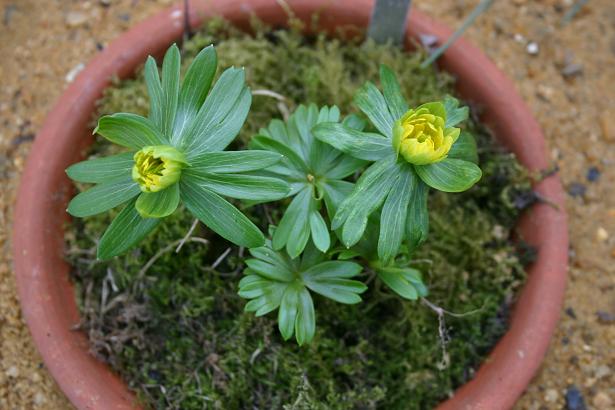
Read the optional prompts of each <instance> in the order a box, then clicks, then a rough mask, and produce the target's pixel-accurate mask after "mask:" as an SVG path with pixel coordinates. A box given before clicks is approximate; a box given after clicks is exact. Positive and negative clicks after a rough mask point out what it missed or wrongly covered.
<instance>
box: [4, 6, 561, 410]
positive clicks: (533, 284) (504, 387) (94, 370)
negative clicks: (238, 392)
mask: <svg viewBox="0 0 615 410" xmlns="http://www.w3.org/2000/svg"><path fill="white" fill-rule="evenodd" d="M288 2H289V3H290V5H291V8H292V9H293V10H294V12H295V13H296V15H297V16H298V17H299V18H301V19H304V20H306V21H307V20H309V18H310V16H311V15H312V14H313V13H314V12H321V16H322V18H321V24H322V29H324V30H333V29H335V28H340V27H351V26H354V27H365V26H366V25H367V23H368V20H369V16H370V12H371V9H372V1H370V0H289V1H288ZM191 4H192V15H191V16H190V22H191V24H192V26H194V27H196V26H197V25H198V24H199V23H200V22H202V21H203V20H204V19H206V18H208V17H211V16H215V15H217V16H224V17H225V18H227V19H228V20H230V21H232V22H234V23H235V24H237V25H239V26H247V24H248V21H249V18H250V15H251V14H252V13H254V14H256V15H257V16H259V17H260V18H261V19H263V20H264V21H266V22H268V23H270V24H273V25H276V26H278V25H280V26H281V25H284V24H285V22H286V19H287V16H286V13H285V12H284V11H283V9H282V8H281V7H280V5H279V4H278V2H277V1H276V0H243V1H232V2H231V1H226V0H204V1H200V2H199V1H192V2H191ZM183 22H184V16H183V12H182V9H181V7H179V6H176V7H173V8H170V9H168V10H165V11H163V12H162V13H160V14H158V15H156V16H154V17H152V18H150V19H148V20H146V21H144V22H143V23H141V24H139V25H137V26H136V27H134V28H133V29H132V30H130V31H129V32H127V33H125V34H123V35H122V36H120V37H119V38H118V39H117V40H116V41H114V42H113V43H112V44H110V45H109V46H108V47H107V48H106V49H104V50H103V51H102V52H101V53H100V54H98V55H97V56H96V57H95V58H94V59H93V60H92V61H91V62H90V64H88V66H87V67H86V68H85V69H84V70H83V71H82V72H81V73H80V74H79V76H78V77H77V79H76V80H75V81H74V82H73V83H72V84H71V85H70V87H69V88H68V90H66V92H65V93H64V94H63V95H62V97H61V98H60V99H59V101H58V102H57V103H56V105H55V107H54V108H53V110H52V111H51V113H50V114H49V115H48V117H47V120H46V121H45V123H44V124H43V127H42V128H41V130H40V132H39V133H38V135H37V137H36V140H35V142H34V145H33V147H32V150H31V153H30V156H29V158H28V162H27V166H26V169H25V171H24V174H23V177H22V181H21V186H20V188H19V194H18V199H17V205H16V208H15V214H14V227H13V257H14V264H15V274H16V278H17V284H18V289H19V296H20V300H21V305H22V309H23V313H24V316H25V319H26V321H27V323H28V326H29V327H30V331H31V332H32V336H33V338H34V342H35V344H36V346H37V347H38V350H39V352H40V353H41V355H42V357H43V360H44V362H45V365H46V366H47V368H48V369H49V371H50V372H51V374H52V375H53V377H54V378H55V380H56V381H57V382H58V384H59V385H60V388H61V389H62V390H63V391H64V393H65V394H66V395H67V396H68V398H69V399H70V400H71V402H72V403H73V404H74V405H75V406H76V407H77V408H79V409H127V408H134V407H137V405H136V403H135V398H134V395H133V394H132V393H131V392H130V391H129V390H128V388H127V386H126V385H125V384H124V383H123V381H122V380H120V379H119V378H118V377H117V376H116V375H115V374H114V373H113V372H112V371H111V370H110V369H109V368H108V367H107V366H106V365H104V364H102V363H101V362H99V361H97V360H96V359H95V358H94V357H93V356H92V355H90V354H89V353H88V340H87V338H86V335H85V334H83V333H82V332H80V331H74V330H71V328H72V327H73V326H74V325H75V324H76V323H78V322H79V314H78V310H77V306H76V303H75V296H74V292H73V286H72V284H71V282H70V280H69V266H68V265H67V264H66V262H65V261H64V257H63V251H64V239H63V225H64V223H65V222H66V221H67V215H66V213H65V208H66V204H67V202H68V199H69V198H68V195H69V192H70V191H71V183H70V182H69V180H68V179H67V177H66V175H65V173H64V169H65V168H66V167H67V166H68V165H70V164H72V163H74V162H75V161H77V160H79V159H81V157H82V155H83V152H84V148H86V147H87V146H88V145H89V144H91V142H92V139H91V137H90V129H88V123H89V121H90V120H91V115H92V112H93V111H94V110H95V102H96V100H97V99H98V98H100V96H101V93H102V90H103V89H104V88H105V87H107V86H108V85H109V82H110V78H111V77H112V76H113V75H118V76H120V77H126V76H128V75H130V74H132V73H133V72H134V70H135V68H136V67H137V66H139V65H140V64H142V63H143V61H144V60H145V57H146V56H147V55H148V54H154V55H159V54H160V53H161V52H162V51H163V50H165V49H166V48H167V47H168V46H169V44H170V43H171V42H173V41H175V40H178V39H179V38H180V37H181V34H182V29H183V24H184V23H183ZM450 33H451V31H450V30H449V29H447V28H446V27H443V26H442V25H440V24H437V23H435V22H434V21H432V20H431V19H429V18H428V17H426V16H424V15H423V14H421V13H419V12H418V11H416V10H414V11H413V12H412V13H411V16H410V22H409V24H408V33H407V35H408V37H409V38H410V37H414V38H416V37H417V36H418V35H419V34H432V35H436V36H438V38H439V39H443V38H447V37H448V36H449V35H450ZM440 64H441V66H442V67H443V68H444V69H445V70H447V71H449V72H450V73H452V74H454V75H455V76H456V77H457V78H458V85H459V91H460V93H461V94H462V96H463V97H464V98H465V99H467V100H470V101H474V102H476V103H477V104H478V105H479V106H481V107H483V108H484V117H483V120H484V121H485V122H486V123H487V124H489V125H490V127H491V128H492V130H493V132H494V133H495V135H496V137H497V138H498V139H499V140H500V141H501V142H502V143H503V144H505V145H506V146H507V147H508V148H509V149H510V150H512V151H513V152H514V153H515V154H517V157H518V158H519V160H520V161H521V162H522V163H523V164H524V165H525V166H526V167H528V168H529V169H530V170H544V169H546V168H547V167H548V165H549V163H548V160H547V156H546V150H545V141H544V138H543V135H542V132H541V130H540V128H539V126H538V124H537V123H536V121H535V120H534V118H533V117H532V114H531V113H530V112H529V110H528V108H527V107H526V106H525V104H524V103H523V101H522V100H521V98H520V96H519V95H518V94H517V93H516V91H515V89H514V86H513V84H512V83H511V81H510V80H508V79H507V78H506V77H505V76H504V74H502V72H500V71H499V70H498V69H497V68H496V67H495V65H494V64H493V63H492V62H491V61H490V60H489V59H488V58H487V57H486V56H485V55H484V54H483V53H482V52H481V51H480V50H478V49H477V48H475V47H474V46H472V45H470V44H469V43H468V42H466V41H464V40H459V41H457V42H456V43H455V44H454V45H453V46H452V47H451V48H450V49H449V50H448V51H447V52H446V54H445V55H444V56H443V58H441V60H440ZM535 189H536V190H537V191H538V192H539V193H540V194H541V195H542V196H544V197H546V198H549V200H550V201H551V202H553V203H555V204H557V205H558V206H559V210H558V209H555V208H554V207H552V206H550V205H544V204H539V205H535V206H533V207H532V208H531V209H530V210H529V211H528V212H526V213H525V215H524V216H523V217H522V218H521V220H520V222H519V228H520V232H521V233H522V235H523V238H524V239H525V240H526V241H528V242H530V243H531V244H533V245H534V246H536V247H537V248H538V251H539V252H538V258H537V260H536V262H535V263H534V264H533V265H532V266H531V267H530V268H529V270H528V274H529V275H528V280H527V283H526V285H525V287H524V289H523V291H522V292H521V295H520V298H519V300H518V302H517V304H516V308H515V311H514V314H513V317H512V321H511V324H510V329H509V331H508V332H507V333H506V335H505V336H504V337H503V338H502V339H501V340H500V342H499V343H498V344H497V346H496V348H495V349H494V350H493V352H492V353H491V355H490V356H489V359H488V360H486V361H485V363H484V364H483V365H482V367H481V368H480V370H479V371H478V373H477V374H476V377H475V378H474V379H473V380H472V381H470V382H469V383H467V384H466V385H464V386H463V387H461V388H460V389H459V390H457V391H456V392H455V395H454V396H453V397H452V398H451V399H449V400H448V401H446V402H445V403H443V404H442V405H441V407H440V408H442V409H466V408H467V409H489V410H493V409H506V408H510V407H511V406H512V405H513V404H514V402H515V401H516V400H517V398H518V397H519V396H520V395H521V393H522V392H523V390H524V389H525V388H526V386H527V385H528V383H529V382H530V380H531V378H532V377H533V375H534V373H535V372H536V370H537V369H538V367H539V365H540V363H541V361H542V359H543V356H544V354H545V352H546V350H547V347H548V345H549V340H550V338H551V335H552V333H553V330H554V328H555V326H556V323H557V321H558V318H559V313H560V308H561V305H562V300H563V295H564V288H565V284H566V269H567V252H568V236H567V223H566V213H565V211H564V194H563V190H562V187H561V184H560V181H559V179H558V178H557V176H551V177H548V178H546V179H545V180H543V181H542V182H540V183H538V184H537V185H536V187H535Z"/></svg>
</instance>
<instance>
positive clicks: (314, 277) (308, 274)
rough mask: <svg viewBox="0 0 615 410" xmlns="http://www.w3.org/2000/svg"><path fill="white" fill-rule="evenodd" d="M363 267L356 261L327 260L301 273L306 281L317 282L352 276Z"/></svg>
mask: <svg viewBox="0 0 615 410" xmlns="http://www.w3.org/2000/svg"><path fill="white" fill-rule="evenodd" d="M362 269H363V268H362V267H361V265H359V264H358V263H354V262H341V261H327V262H322V263H319V264H318V265H315V266H312V267H310V268H309V269H307V270H305V271H304V272H303V274H302V275H301V276H302V278H303V280H304V281H306V283H308V282H309V283H312V282H318V281H320V280H324V279H334V278H337V279H340V278H352V277H354V276H357V275H358V274H359V273H361V270H362Z"/></svg>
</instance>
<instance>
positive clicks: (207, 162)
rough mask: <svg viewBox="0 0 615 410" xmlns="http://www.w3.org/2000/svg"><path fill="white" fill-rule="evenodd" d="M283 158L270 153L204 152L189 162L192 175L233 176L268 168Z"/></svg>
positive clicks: (275, 153) (251, 151) (254, 151)
mask: <svg viewBox="0 0 615 410" xmlns="http://www.w3.org/2000/svg"><path fill="white" fill-rule="evenodd" d="M282 158H284V156H283V155H281V154H278V153H277V152H271V151H257V150H249V151H219V152H205V153H203V154H201V155H199V156H198V157H196V158H194V159H193V160H192V161H190V170H191V171H192V172H194V173H202V172H205V173H214V174H234V173H238V172H247V171H255V170H258V169H263V168H267V167H270V166H271V165H274V164H276V163H278V162H279V161H280V160H282Z"/></svg>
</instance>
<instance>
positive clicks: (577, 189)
mask: <svg viewBox="0 0 615 410" xmlns="http://www.w3.org/2000/svg"><path fill="white" fill-rule="evenodd" d="M585 192H587V187H586V186H585V184H582V183H580V182H573V183H571V184H570V185H568V193H569V194H570V196H572V197H578V196H585Z"/></svg>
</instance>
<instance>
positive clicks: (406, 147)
mask: <svg viewBox="0 0 615 410" xmlns="http://www.w3.org/2000/svg"><path fill="white" fill-rule="evenodd" d="M216 66H217V57H216V54H215V50H214V48H213V46H209V47H207V48H205V49H203V50H202V51H201V52H200V53H199V54H198V55H197V57H196V58H195V59H194V61H193V62H192V64H191V65H190V67H189V68H188V71H187V73H186V77H185V79H184V81H183V83H182V84H181V85H180V81H179V69H180V57H179V50H178V49H177V47H176V46H172V47H171V48H170V49H169V50H168V51H167V53H166V56H165V58H164V62H163V66H162V81H161V80H160V78H159V77H158V71H157V67H156V64H155V61H154V60H153V58H151V57H150V58H149V59H148V61H147V64H146V67H145V80H146V83H147V89H148V93H149V95H150V99H151V106H150V113H149V117H148V118H144V117H141V116H138V115H136V114H126V113H120V114H113V115H109V116H103V117H102V118H101V119H100V120H99V122H98V126H97V127H96V129H95V131H94V132H97V133H99V134H101V135H102V136H104V137H105V138H107V139H108V140H110V141H112V142H115V143H117V144H119V145H123V146H125V147H128V148H131V149H133V150H138V151H136V153H135V152H129V153H121V154H117V155H114V156H111V157H107V158H101V159H95V160H90V161H85V162H82V163H79V164H76V165H73V166H72V167H70V168H69V169H68V170H67V172H68V175H69V176H70V177H71V178H73V179H74V180H76V181H80V182H90V183H92V182H93V183H99V185H97V186H95V187H94V188H91V189H89V190H87V191H85V192H83V193H81V194H79V195H77V196H76V197H75V198H74V199H73V200H72V201H71V203H70V204H69V207H68V211H69V212H70V213H71V214H73V215H75V216H90V215H94V214H97V213H100V212H103V211H106V210H108V209H110V208H113V207H115V206H117V205H119V204H121V203H124V202H126V201H130V202H129V204H128V205H127V206H126V207H125V208H124V209H123V210H122V211H121V212H120V213H119V215H118V216H117V218H116V219H115V220H114V221H113V222H112V223H111V225H110V226H109V228H108V229H107V231H106V232H105V234H104V235H103V237H102V239H101V241H100V244H99V247H98V257H99V258H109V257H111V256H115V255H118V254H119V253H122V252H124V251H126V250H127V249H129V248H130V247H132V246H134V245H135V244H136V243H137V242H139V241H140V240H142V239H143V237H144V236H145V235H146V234H147V233H149V232H150V231H151V230H152V229H153V228H155V227H156V225H157V224H158V222H159V221H160V219H161V218H163V217H167V216H169V215H171V214H172V213H173V212H174V211H175V210H176V209H177V207H178V205H179V202H180V198H181V200H183V202H184V203H185V205H186V207H187V209H188V210H189V211H190V212H191V213H192V214H193V215H195V216H196V217H197V218H198V219H200V220H201V221H203V222H204V223H205V224H206V225H207V226H208V227H210V228H211V229H212V230H214V231H215V232H217V233H218V234H220V235H221V236H222V237H224V238H226V239H228V240H230V241H232V242H234V243H235V244H237V245H241V246H245V247H248V248H251V249H250V252H251V254H252V256H254V258H255V259H248V260H246V261H245V264H246V265H247V268H246V269H245V271H244V274H245V277H244V278H243V279H242V280H241V282H240V284H239V295H240V296H242V297H244V298H248V299H252V300H251V301H250V302H249V303H248V304H247V305H246V310H247V311H254V312H256V314H257V315H258V316H261V315H265V314H267V313H270V312H271V311H273V310H275V309H279V311H278V327H279V330H280V333H281V334H282V336H283V338H284V339H289V338H290V337H291V336H292V335H293V334H294V335H295V337H296V339H297V342H298V343H299V344H300V345H302V344H304V343H307V342H310V341H311V340H312V338H313V337H314V333H315V324H316V313H315V309H314V303H313V300H312V297H311V295H310V291H309V290H311V291H312V292H316V293H319V294H321V295H322V296H325V297H327V298H329V299H332V300H334V301H337V302H341V303H346V304H353V303H357V302H359V301H360V300H361V298H360V297H359V294H361V293H363V292H364V291H365V290H366V289H367V287H366V285H364V284H363V283H361V282H358V281H356V280H351V279H349V278H351V277H354V276H356V275H358V274H359V273H360V272H361V271H362V270H363V268H362V265H361V264H358V263H355V262H351V261H349V260H350V259H354V260H355V261H356V262H361V263H363V265H364V266H365V267H366V268H368V269H369V270H373V271H374V272H375V273H376V274H377V275H378V277H379V278H380V280H382V281H383V282H384V283H386V284H387V285H388V286H389V287H390V288H391V289H392V290H394V291H395V292H396V293H397V294H399V295H400V296H402V297H403V298H406V299H409V300H415V299H417V298H419V297H423V296H426V295H427V293H428V291H427V287H426V286H425V284H424V283H423V278H422V275H421V273H420V271H419V270H417V269H416V268H414V267H411V266H410V264H411V262H412V253H413V252H414V251H415V250H416V248H417V247H418V246H419V245H420V244H421V243H423V242H424V241H425V239H426V237H427V233H428V229H429V215H428V210H427V195H428V191H429V187H431V188H435V189H438V190H441V191H445V192H461V191H464V190H466V189H468V188H470V187H471V186H472V185H474V184H475V183H476V182H477V181H478V180H479V179H480V177H481V170H480V168H479V167H478V166H477V165H476V162H477V161H478V156H477V153H476V143H475V141H474V139H473V137H472V136H471V134H469V133H467V132H464V133H462V132H461V130H460V129H459V128H456V127H455V126H456V125H458V124H459V123H460V122H462V121H464V120H465V119H466V118H467V116H468V109H467V108H466V107H461V108H460V107H459V102H458V101H457V100H456V99H454V98H452V97H446V98H445V99H444V100H443V101H442V102H439V101H436V102H430V103H424V104H422V105H419V106H418V107H417V108H415V109H409V106H408V104H407V102H406V101H405V99H404V98H403V96H402V92H401V88H400V85H399V83H398V81H397V79H396V77H395V75H394V74H393V72H392V70H391V69H390V68H388V67H387V66H384V65H382V66H381V68H380V80H381V82H382V86H383V89H384V95H383V94H382V93H381V92H380V91H379V90H378V89H377V88H376V86H375V85H373V84H372V83H370V82H367V83H366V84H365V85H364V86H363V87H362V88H361V89H360V90H359V91H358V92H357V94H356V95H355V103H356V105H357V106H358V107H359V108H360V109H361V110H362V111H363V113H364V114H365V115H366V116H367V118H368V119H369V120H370V121H371V123H372V125H373V127H375V129H374V130H373V131H377V132H373V131H368V132H366V131H363V129H364V128H365V126H366V121H365V120H363V119H362V118H361V117H359V116H357V115H350V116H348V117H347V118H346V119H345V120H344V121H342V122H340V111H339V109H338V108H337V107H336V106H331V107H328V106H324V107H322V108H320V109H319V108H317V106H316V105H315V104H310V105H309V106H304V105H299V107H298V108H297V109H296V110H295V111H294V113H293V114H292V115H290V116H289V118H288V119H287V121H286V122H283V121H281V120H277V119H274V120H272V121H271V122H270V123H269V126H268V127H267V128H262V129H261V130H260V132H259V134H258V135H256V136H255V137H253V138H252V140H251V143H250V148H252V149H250V150H247V151H234V152H224V151H222V150H223V149H225V148H226V147H227V146H228V145H229V144H230V143H231V141H232V140H233V139H234V138H235V136H236V135H237V133H238V132H239V130H240V128H241V127H242V125H243V123H244V121H245V119H246V116H247V113H248V110H249V107H250V103H251V94H250V90H249V89H248V87H247V86H246V85H245V78H244V74H243V70H238V69H234V68H230V69H228V70H226V71H225V72H224V73H223V74H222V75H221V77H220V79H219V80H218V82H217V83H216V85H215V86H214V88H213V89H212V91H211V93H209V95H208V92H209V87H210V85H211V83H212V80H213V76H214V74H215V70H216ZM369 162H373V163H372V164H371V165H369V166H368V167H367V169H366V170H365V171H363V172H362V173H361V172H359V171H360V169H362V168H363V167H364V166H365V165H366V164H368V163H369ZM357 173H359V174H360V177H359V178H358V180H357V182H356V184H353V183H352V180H348V179H352V178H354V177H356V175H355V174H357ZM220 195H223V196H227V197H231V198H236V199H241V200H247V201H251V202H252V203H258V202H266V201H272V200H277V199H282V198H285V197H293V199H292V200H291V201H290V204H289V205H288V206H287V207H286V208H285V210H284V211H283V216H282V217H281V219H280V220H279V223H278V225H277V226H274V227H272V229H271V230H270V231H271V233H272V235H271V236H272V239H271V240H270V241H267V242H266V246H264V247H262V245H263V244H265V239H264V236H263V234H262V233H261V231H260V230H259V229H258V228H257V227H256V226H255V225H254V224H253V223H252V222H251V221H250V220H249V219H248V218H247V217H246V216H245V215H243V214H242V213H241V212H239V210H237V209H236V208H235V207H234V206H233V205H231V204H230V203H228V202H227V201H226V200H224V199H223V198H222V197H221V196H220ZM135 197H136V198H135ZM323 202H324V204H325V206H324V209H323V207H322V204H323ZM380 208H381V210H380ZM378 210H380V212H379V213H378V212H376V211H378ZM325 211H326V212H325ZM366 230H367V232H368V234H367V235H365V232H366ZM377 231H378V232H379V237H378V240H377V242H375V241H374V235H373V233H375V232H377ZM338 237H339V238H340V239H341V243H342V244H343V245H344V246H345V248H346V249H344V248H342V247H339V246H335V245H336V243H337V238H338ZM310 238H311V240H312V241H311V243H309V240H310ZM404 239H405V240H406V243H407V246H406V247H402V244H403V242H404ZM351 247H353V248H352V249H350V248H351ZM283 248H285V252H279V251H280V250H282V249H283ZM308 289H309V290H308Z"/></svg>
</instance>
